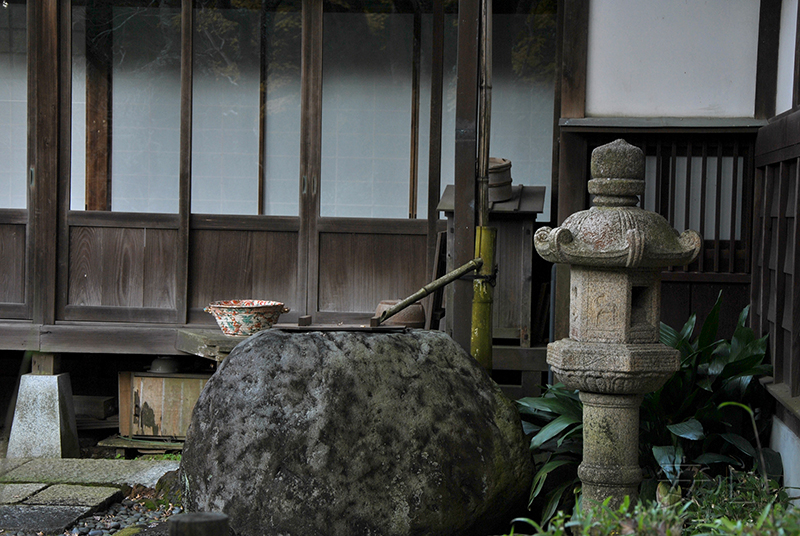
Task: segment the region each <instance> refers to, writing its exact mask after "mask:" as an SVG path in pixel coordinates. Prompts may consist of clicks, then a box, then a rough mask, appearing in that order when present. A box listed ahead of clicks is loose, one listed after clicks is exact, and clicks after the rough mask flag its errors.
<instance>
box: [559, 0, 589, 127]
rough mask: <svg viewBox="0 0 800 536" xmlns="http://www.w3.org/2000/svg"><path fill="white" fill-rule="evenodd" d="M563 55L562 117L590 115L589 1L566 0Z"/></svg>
mask: <svg viewBox="0 0 800 536" xmlns="http://www.w3.org/2000/svg"><path fill="white" fill-rule="evenodd" d="M563 36H564V42H563V44H562V52H561V54H562V56H561V117H569V118H573V117H584V116H585V115H586V65H587V62H586V56H587V53H588V50H589V40H588V36H589V0H564V31H563Z"/></svg>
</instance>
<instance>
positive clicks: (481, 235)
mask: <svg viewBox="0 0 800 536" xmlns="http://www.w3.org/2000/svg"><path fill="white" fill-rule="evenodd" d="M496 239H497V229H494V228H492V227H478V228H477V233H476V240H475V256H476V257H480V258H481V259H483V266H481V268H480V270H478V277H477V278H476V279H475V281H473V283H472V292H473V298H472V333H471V336H470V345H469V346H470V354H471V355H472V357H474V358H475V360H476V361H478V363H480V364H481V365H482V366H483V368H485V369H486V370H489V371H491V370H492V297H493V295H494V287H492V282H491V281H490V279H489V278H490V277H491V276H492V275H493V274H494V252H495V241H496Z"/></svg>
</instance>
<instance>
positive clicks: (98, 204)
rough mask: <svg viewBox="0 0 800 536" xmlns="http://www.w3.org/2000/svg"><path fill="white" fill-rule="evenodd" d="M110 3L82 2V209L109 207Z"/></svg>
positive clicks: (111, 31)
mask: <svg viewBox="0 0 800 536" xmlns="http://www.w3.org/2000/svg"><path fill="white" fill-rule="evenodd" d="M112 18H113V13H112V6H111V3H110V2H108V1H107V0H90V1H89V2H88V4H87V5H86V157H87V158H86V210H110V209H111V99H112V75H111V72H112V68H113V65H112V63H113V62H112V60H113V52H112V48H111V47H112V39H113V37H112V36H113V28H112V25H111V21H112Z"/></svg>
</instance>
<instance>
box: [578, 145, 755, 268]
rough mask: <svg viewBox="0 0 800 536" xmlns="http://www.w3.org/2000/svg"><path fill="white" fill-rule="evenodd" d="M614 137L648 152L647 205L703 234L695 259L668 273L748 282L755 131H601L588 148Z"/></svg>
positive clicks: (674, 224)
mask: <svg viewBox="0 0 800 536" xmlns="http://www.w3.org/2000/svg"><path fill="white" fill-rule="evenodd" d="M616 137H624V138H625V139H626V141H628V142H629V143H631V144H634V145H636V146H638V147H640V148H641V149H642V150H643V151H644V153H645V155H646V160H645V176H646V180H647V189H646V192H645V196H644V200H643V201H644V202H643V205H644V208H646V209H647V210H652V211H654V212H657V213H659V214H661V215H662V216H664V217H665V218H666V219H667V220H668V221H669V223H670V225H671V226H672V227H674V228H675V229H678V230H684V229H694V230H697V231H698V232H699V233H700V234H701V236H702V237H703V244H704V247H703V251H702V253H701V254H700V255H699V256H698V257H697V259H696V260H695V261H694V262H693V263H691V264H690V265H688V266H685V267H679V268H674V269H670V270H668V272H671V273H673V274H675V276H676V277H678V278H682V277H681V276H679V274H680V273H690V274H692V276H691V279H692V280H694V281H697V282H701V281H719V282H723V281H736V282H738V283H747V282H749V273H750V269H751V264H752V263H751V252H752V217H753V214H752V213H753V208H752V207H753V184H754V183H753V176H754V151H755V135H754V134H753V133H752V132H747V133H727V132H722V133H717V132H703V133H687V132H680V133H675V132H670V133H649V132H633V133H624V134H623V133H615V134H603V135H602V136H601V135H595V136H592V137H591V138H590V142H589V149H592V148H594V147H595V146H599V145H601V144H603V143H607V142H608V141H611V140H613V139H614V138H616ZM665 275H667V274H665ZM667 279H670V277H667Z"/></svg>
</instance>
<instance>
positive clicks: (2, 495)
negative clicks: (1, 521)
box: [0, 484, 47, 504]
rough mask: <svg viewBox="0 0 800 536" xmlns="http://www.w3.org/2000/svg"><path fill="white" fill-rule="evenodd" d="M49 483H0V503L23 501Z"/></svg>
mask: <svg viewBox="0 0 800 536" xmlns="http://www.w3.org/2000/svg"><path fill="white" fill-rule="evenodd" d="M46 487H47V484H0V504H16V503H21V502H22V501H24V500H25V499H27V498H28V497H30V496H31V495H33V494H34V493H36V492H37V491H40V490H42V489H44V488H46Z"/></svg>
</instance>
